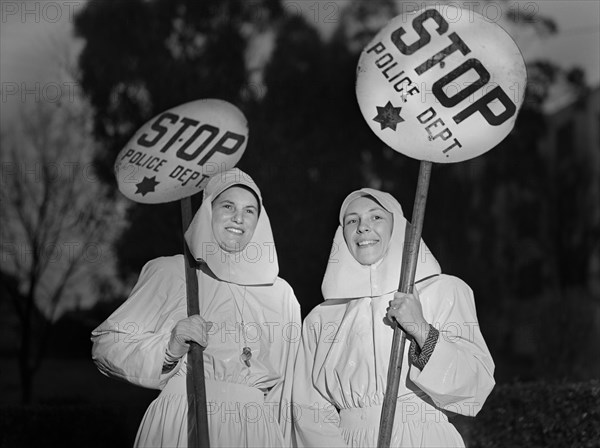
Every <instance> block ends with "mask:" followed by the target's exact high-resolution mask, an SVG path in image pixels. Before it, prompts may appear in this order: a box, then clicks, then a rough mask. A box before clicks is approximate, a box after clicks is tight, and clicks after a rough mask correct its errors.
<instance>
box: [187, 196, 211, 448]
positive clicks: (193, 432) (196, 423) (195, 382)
mask: <svg viewBox="0 0 600 448" xmlns="http://www.w3.org/2000/svg"><path fill="white" fill-rule="evenodd" d="M180 205H181V222H182V226H183V229H182V231H183V233H185V231H186V230H187V228H188V226H189V225H190V222H192V215H193V213H192V199H191V198H190V197H187V198H183V199H181V201H180ZM183 252H184V257H185V284H186V292H187V311H188V316H193V315H195V314H200V302H199V300H198V278H197V277H196V260H194V257H193V256H192V254H191V252H190V250H189V248H188V246H187V244H186V242H185V239H184V241H183ZM190 346H191V347H190V350H189V352H188V369H187V378H186V384H187V397H188V445H189V446H190V448H204V447H207V448H208V447H209V446H210V443H209V441H208V412H207V410H206V387H205V385H204V353H203V351H204V349H203V347H202V346H201V345H199V344H196V343H195V342H192V343H191V344H190Z"/></svg>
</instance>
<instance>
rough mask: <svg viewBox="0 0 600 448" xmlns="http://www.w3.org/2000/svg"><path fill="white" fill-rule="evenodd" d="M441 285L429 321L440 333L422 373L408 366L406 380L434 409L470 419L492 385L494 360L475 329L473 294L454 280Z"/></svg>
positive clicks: (450, 278)
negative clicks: (412, 384)
mask: <svg viewBox="0 0 600 448" xmlns="http://www.w3.org/2000/svg"><path fill="white" fill-rule="evenodd" d="M442 282H443V283H442V284H441V285H440V289H439V291H440V292H439V296H438V297H437V300H439V303H438V304H437V306H435V307H434V308H435V309H437V311H436V312H435V316H434V322H430V323H431V324H432V325H433V326H434V327H436V328H438V329H439V331H440V334H439V337H438V341H437V343H436V345H435V349H434V350H433V353H432V354H431V357H430V358H429V361H428V362H427V364H426V365H425V367H424V368H423V370H422V371H420V370H419V369H418V368H417V367H415V366H414V365H413V366H411V368H410V379H411V380H412V381H413V382H414V383H415V384H416V385H417V386H418V387H419V388H420V389H421V390H423V391H424V392H426V393H427V395H429V396H430V397H431V398H432V399H433V401H434V403H435V404H436V405H437V406H439V407H441V408H444V409H446V410H448V411H452V412H455V413H458V414H462V415H469V416H474V415H476V414H477V413H478V412H479V411H480V410H481V408H482V406H483V404H484V402H485V400H486V399H487V397H488V395H489V394H490V392H491V391H492V389H493V387H494V385H495V381H494V361H493V360H492V356H491V355H490V352H489V350H488V348H487V346H486V344H485V341H484V339H483V335H482V334H481V330H480V328H479V323H478V321H477V313H476V310H475V301H474V298H473V291H472V290H471V288H469V286H468V285H467V284H466V283H464V282H463V281H462V280H460V279H458V278H456V277H450V276H446V279H445V280H443V281H442Z"/></svg>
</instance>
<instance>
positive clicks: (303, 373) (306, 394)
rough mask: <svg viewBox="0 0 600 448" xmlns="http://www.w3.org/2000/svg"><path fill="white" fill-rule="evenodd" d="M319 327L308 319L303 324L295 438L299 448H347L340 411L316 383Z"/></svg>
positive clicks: (295, 389) (296, 371)
mask: <svg viewBox="0 0 600 448" xmlns="http://www.w3.org/2000/svg"><path fill="white" fill-rule="evenodd" d="M318 327H319V325H314V324H311V323H310V322H309V321H308V319H307V320H305V321H304V324H303V325H302V339H301V341H300V349H299V350H298V357H297V358H296V366H295V369H294V386H293V391H292V407H293V413H294V439H295V443H296V445H297V446H298V447H336V448H337V447H345V446H347V445H346V442H345V441H344V439H343V438H342V434H341V431H340V429H339V423H340V420H339V414H338V412H337V409H336V408H335V406H334V405H333V404H332V403H331V402H330V401H329V400H328V399H326V398H325V397H323V395H321V393H320V392H319V391H318V390H317V389H316V388H315V386H314V384H313V380H312V379H313V369H314V362H315V355H316V345H317V341H318V340H319V334H318V333H319V332H318Z"/></svg>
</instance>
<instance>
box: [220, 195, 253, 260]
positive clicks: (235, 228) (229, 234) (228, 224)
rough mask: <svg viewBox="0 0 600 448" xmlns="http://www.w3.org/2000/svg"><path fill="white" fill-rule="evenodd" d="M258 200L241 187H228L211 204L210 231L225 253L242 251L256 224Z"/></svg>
mask: <svg viewBox="0 0 600 448" xmlns="http://www.w3.org/2000/svg"><path fill="white" fill-rule="evenodd" d="M258 212H259V208H258V198H257V197H256V195H255V194H254V193H253V192H252V191H251V190H249V189H248V188H245V187H243V186H236V187H230V188H228V189H227V190H225V191H224V192H223V193H221V194H220V195H219V196H217V198H216V199H215V200H214V201H213V203H212V231H213V234H214V235H215V239H216V240H217V243H219V247H220V248H221V249H223V250H224V251H226V252H239V251H241V250H242V249H244V248H245V247H246V246H247V245H248V243H249V242H250V240H251V239H252V235H253V234H254V229H256V224H257V223H258Z"/></svg>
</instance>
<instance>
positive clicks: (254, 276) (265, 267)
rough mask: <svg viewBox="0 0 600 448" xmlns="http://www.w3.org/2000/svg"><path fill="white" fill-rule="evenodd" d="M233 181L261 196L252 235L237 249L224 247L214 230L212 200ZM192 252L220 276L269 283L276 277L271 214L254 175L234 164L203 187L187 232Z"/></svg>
mask: <svg viewBox="0 0 600 448" xmlns="http://www.w3.org/2000/svg"><path fill="white" fill-rule="evenodd" d="M234 185H242V186H245V187H248V188H249V189H251V190H252V191H253V192H254V193H255V194H256V196H257V197H258V200H259V207H260V214H259V216H258V222H257V224H256V229H255V231H254V234H253V235H252V239H251V240H250V242H249V243H248V244H247V245H246V247H245V248H244V249H243V250H241V251H240V252H237V253H228V252H225V251H224V250H222V249H221V247H220V246H219V244H218V243H217V241H216V240H215V237H214V235H213V233H212V225H211V221H212V202H213V201H214V200H215V199H216V197H217V196H219V194H221V193H222V192H223V191H225V190H226V189H227V188H229V187H232V186H234ZM185 239H186V241H187V244H188V247H189V248H190V252H191V253H192V255H194V257H195V258H196V259H197V260H203V261H204V262H206V264H208V266H209V268H210V269H211V271H212V272H213V273H214V274H215V276H216V277H217V278H218V279H219V280H223V281H226V282H230V283H237V284H238V285H270V284H272V283H273V282H274V281H275V279H276V278H277V274H278V272H279V264H278V260H277V251H276V250H275V243H274V242H273V233H272V231H271V224H270V221H269V216H268V215H267V212H266V210H265V208H264V206H263V203H262V197H261V194H260V190H259V189H258V187H257V186H256V184H255V183H254V181H253V180H252V178H251V177H250V176H249V175H248V174H246V173H244V172H243V171H241V170H239V169H237V168H234V169H231V170H228V171H224V172H222V173H219V174H216V175H215V176H213V177H212V178H211V179H210V181H209V182H208V184H207V185H206V189H205V190H204V199H203V201H202V205H201V206H200V208H199V209H198V211H197V212H196V215H195V216H194V219H193V220H192V222H191V224H190V226H189V227H188V229H187V231H186V232H185Z"/></svg>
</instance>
